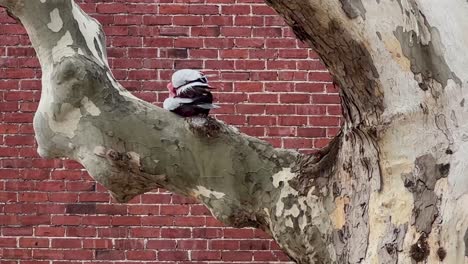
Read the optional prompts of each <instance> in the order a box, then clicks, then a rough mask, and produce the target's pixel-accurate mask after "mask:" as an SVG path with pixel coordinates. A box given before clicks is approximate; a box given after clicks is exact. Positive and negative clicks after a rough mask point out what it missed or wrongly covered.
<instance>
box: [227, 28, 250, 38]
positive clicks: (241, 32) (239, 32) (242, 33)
mask: <svg viewBox="0 0 468 264" xmlns="http://www.w3.org/2000/svg"><path fill="white" fill-rule="evenodd" d="M220 33H221V35H222V36H225V37H236V38H239V37H250V36H251V35H252V29H251V28H250V27H222V28H221V32H220Z"/></svg>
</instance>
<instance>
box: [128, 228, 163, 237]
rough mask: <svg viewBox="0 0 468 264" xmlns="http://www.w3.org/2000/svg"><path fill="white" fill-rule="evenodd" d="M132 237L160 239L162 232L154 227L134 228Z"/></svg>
mask: <svg viewBox="0 0 468 264" xmlns="http://www.w3.org/2000/svg"><path fill="white" fill-rule="evenodd" d="M130 235H131V236H132V237H160V236H161V230H160V229H159V228H154V227H134V228H132V229H130Z"/></svg>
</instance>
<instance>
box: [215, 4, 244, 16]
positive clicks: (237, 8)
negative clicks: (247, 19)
mask: <svg viewBox="0 0 468 264" xmlns="http://www.w3.org/2000/svg"><path fill="white" fill-rule="evenodd" d="M221 13H222V14H226V15H247V14H250V6H249V5H232V6H227V5H223V6H222V7H221Z"/></svg>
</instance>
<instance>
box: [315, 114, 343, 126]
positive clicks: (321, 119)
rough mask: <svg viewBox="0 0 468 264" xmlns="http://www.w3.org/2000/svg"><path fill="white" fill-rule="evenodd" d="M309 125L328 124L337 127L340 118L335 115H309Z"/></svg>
mask: <svg viewBox="0 0 468 264" xmlns="http://www.w3.org/2000/svg"><path fill="white" fill-rule="evenodd" d="M309 124H310V125H311V126H330V127H337V126H339V124H340V118H339V117H336V116H317V117H315V116H311V117H309Z"/></svg>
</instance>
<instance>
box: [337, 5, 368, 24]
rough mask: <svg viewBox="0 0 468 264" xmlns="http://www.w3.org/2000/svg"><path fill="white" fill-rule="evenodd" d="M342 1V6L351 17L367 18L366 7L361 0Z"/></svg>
mask: <svg viewBox="0 0 468 264" xmlns="http://www.w3.org/2000/svg"><path fill="white" fill-rule="evenodd" d="M340 2H341V8H342V9H343V11H344V12H345V13H346V15H347V16H348V17H349V18H351V19H354V18H356V17H358V16H361V17H362V19H364V20H366V9H365V8H364V5H362V2H361V0H340Z"/></svg>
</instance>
